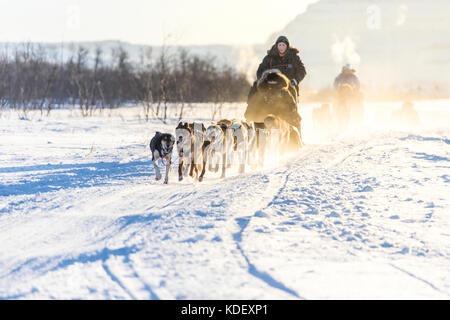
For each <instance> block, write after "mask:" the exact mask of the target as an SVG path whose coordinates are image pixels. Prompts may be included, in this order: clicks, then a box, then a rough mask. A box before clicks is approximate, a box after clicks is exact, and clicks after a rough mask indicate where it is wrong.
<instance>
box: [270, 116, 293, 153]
mask: <svg viewBox="0 0 450 320" xmlns="http://www.w3.org/2000/svg"><path fill="white" fill-rule="evenodd" d="M264 125H265V127H266V128H267V129H268V131H269V135H273V134H278V138H279V139H278V141H277V142H275V143H277V145H274V146H272V145H271V149H272V150H275V149H278V150H280V153H281V154H283V153H287V152H295V151H298V150H299V148H300V147H301V146H302V144H301V137H300V133H299V132H298V129H297V128H296V127H294V126H292V125H290V124H289V123H287V122H286V121H284V120H283V119H281V118H280V117H278V116H275V115H273V114H269V115H268V116H267V117H266V118H265V119H264ZM270 142H271V143H272V142H273V141H272V139H271V141H270Z"/></svg>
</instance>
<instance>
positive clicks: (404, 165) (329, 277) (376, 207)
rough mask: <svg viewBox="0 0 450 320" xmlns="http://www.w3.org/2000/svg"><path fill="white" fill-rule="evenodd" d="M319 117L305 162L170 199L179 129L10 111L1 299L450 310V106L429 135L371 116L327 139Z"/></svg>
mask: <svg viewBox="0 0 450 320" xmlns="http://www.w3.org/2000/svg"><path fill="white" fill-rule="evenodd" d="M316 106H318V105H305V106H303V107H302V109H301V110H300V112H301V114H302V116H303V118H304V120H303V124H304V137H305V140H306V142H307V146H306V147H305V148H303V149H302V150H301V152H299V153H298V154H296V155H291V156H289V157H286V158H284V159H281V160H280V162H279V164H277V165H271V166H268V167H266V168H264V169H259V170H254V171H249V172H247V173H246V174H244V175H238V174H237V173H236V172H231V174H230V176H229V177H227V178H226V179H224V180H220V179H219V178H218V176H217V175H215V174H210V173H207V175H206V176H205V181H204V182H202V183H196V184H195V183H193V182H192V181H191V180H190V179H185V180H184V181H182V182H178V180H177V179H176V173H175V170H173V171H172V172H171V175H170V181H169V185H163V184H161V182H156V181H154V169H153V166H152V164H151V160H150V152H149V150H148V142H149V141H150V138H151V137H152V135H153V134H154V132H155V131H156V130H162V131H169V132H173V128H174V126H175V123H176V120H175V119H174V118H172V119H170V121H169V123H168V124H163V123H161V122H160V121H156V120H153V121H150V122H145V121H144V120H143V115H142V110H141V108H139V107H130V108H126V109H119V110H114V111H113V112H112V113H111V114H109V112H106V113H105V114H104V115H103V116H99V115H97V116H94V117H89V118H83V117H81V116H80V115H79V114H78V112H77V111H70V110H55V111H53V112H52V114H51V115H50V116H49V117H41V116H40V115H39V113H28V115H27V117H23V116H20V115H18V114H17V112H11V111H1V112H0V134H1V135H0V299H228V298H230V299H330V298H338V299H353V298H354V299H366V298H375V299H378V298H387V299H403V298H414V299H416V298H417V299H434V298H436V299H449V298H450V196H449V195H450V101H428V102H421V103H418V104H416V109H417V110H418V111H419V115H420V117H421V120H422V125H421V126H419V127H417V128H399V127H393V126H390V125H388V124H387V123H386V121H385V120H386V118H387V115H388V114H389V113H390V112H391V111H392V110H394V109H395V108H397V107H399V106H400V103H371V104H367V105H366V106H367V109H368V112H367V117H366V124H365V126H363V127H361V128H358V129H353V130H352V131H350V132H348V133H346V134H342V135H339V136H332V137H328V138H323V137H322V138H320V139H319V138H317V137H316V135H315V134H314V132H313V130H312V129H311V109H312V107H316ZM242 107H243V106H242V105H226V106H224V111H223V114H222V116H224V117H225V116H229V117H230V116H231V117H239V116H241V115H242V113H243V109H242ZM186 112H187V113H186V115H187V116H188V117H189V118H191V119H199V120H203V121H204V122H206V121H207V119H208V118H209V116H210V109H209V106H205V105H203V106H198V107H197V108H188V109H187V110H186Z"/></svg>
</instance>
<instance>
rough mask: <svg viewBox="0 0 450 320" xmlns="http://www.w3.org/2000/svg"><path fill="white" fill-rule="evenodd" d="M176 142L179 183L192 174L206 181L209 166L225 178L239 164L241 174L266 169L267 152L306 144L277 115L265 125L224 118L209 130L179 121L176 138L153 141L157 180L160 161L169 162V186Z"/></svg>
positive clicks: (157, 136) (167, 136) (163, 136)
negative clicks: (252, 169)
mask: <svg viewBox="0 0 450 320" xmlns="http://www.w3.org/2000/svg"><path fill="white" fill-rule="evenodd" d="M175 143H176V151H177V154H178V159H179V162H178V180H179V181H181V180H183V177H184V176H186V175H188V174H189V176H191V177H193V178H194V180H195V181H202V180H203V179H204V176H205V173H206V168H207V167H208V171H212V172H218V171H219V170H221V178H224V177H225V174H226V170H227V169H228V168H230V167H231V165H232V164H235V163H236V162H237V164H238V168H239V169H238V170H239V173H244V172H245V168H246V165H250V166H252V167H256V166H263V165H264V157H265V154H266V153H269V152H270V153H274V152H276V153H279V154H284V153H287V152H295V151H298V150H299V148H300V147H301V145H302V142H301V139H300V134H299V132H298V130H297V128H295V127H293V126H292V125H290V124H288V123H287V122H286V121H284V120H282V119H281V118H279V117H278V116H275V115H273V114H269V115H267V117H266V118H265V119H264V122H253V121H252V122H246V121H241V120H236V119H233V120H227V119H222V120H220V121H218V122H213V123H211V124H210V125H209V126H208V127H205V126H204V124H203V123H198V122H193V123H188V122H179V123H178V125H177V127H176V128H175V136H173V135H172V134H170V133H161V132H156V134H155V136H154V137H153V138H152V139H151V141H150V150H151V153H152V161H153V165H154V166H155V174H156V180H160V179H161V172H160V169H159V167H158V161H159V159H164V160H165V161H166V163H165V167H166V170H165V178H164V183H165V184H167V183H168V182H169V171H170V167H171V162H172V158H173V157H172V156H173V149H174V146H175Z"/></svg>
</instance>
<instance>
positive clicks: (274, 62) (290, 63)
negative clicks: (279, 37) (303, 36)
mask: <svg viewBox="0 0 450 320" xmlns="http://www.w3.org/2000/svg"><path fill="white" fill-rule="evenodd" d="M299 52H300V51H299V50H298V49H296V48H292V47H289V48H288V49H287V50H286V53H285V54H284V55H283V56H282V57H281V56H280V53H279V52H278V49H277V47H276V45H273V46H272V48H271V49H270V50H269V51H267V55H266V56H265V57H264V59H263V61H262V62H261V64H260V65H259V68H258V71H257V72H256V76H257V78H258V79H260V78H261V75H262V74H263V72H264V71H266V70H268V69H279V70H280V71H281V72H282V73H283V74H284V75H285V76H287V77H288V78H289V80H291V81H292V79H295V80H296V81H297V84H299V83H300V81H302V80H303V79H304V78H305V76H306V70H305V66H304V65H303V62H302V60H300V57H299V56H298V54H299Z"/></svg>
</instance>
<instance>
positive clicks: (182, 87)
mask: <svg viewBox="0 0 450 320" xmlns="http://www.w3.org/2000/svg"><path fill="white" fill-rule="evenodd" d="M152 53H153V52H152V49H151V47H149V48H148V49H147V50H145V51H142V52H141V54H140V57H139V61H138V62H136V61H131V59H130V55H129V53H128V52H127V51H126V50H124V49H123V48H122V47H117V48H115V49H113V52H112V53H111V55H110V58H106V54H105V52H104V51H103V49H102V48H101V47H97V48H96V49H95V50H94V52H90V51H89V50H88V49H87V48H84V47H81V46H80V47H77V48H74V49H72V50H71V53H70V55H69V57H67V58H64V59H60V57H58V56H57V55H56V54H55V53H54V52H51V51H49V49H47V48H45V47H44V46H41V45H36V44H22V45H20V46H16V47H15V48H14V49H13V51H12V52H3V53H1V54H0V108H14V109H20V110H23V111H24V112H26V111H28V110H40V111H41V113H42V114H44V113H47V114H49V113H50V111H51V110H52V109H53V108H55V107H56V106H61V105H72V106H73V107H74V108H79V109H80V111H81V112H82V114H83V115H84V116H89V115H92V114H93V112H94V111H95V110H100V111H102V110H104V109H106V108H111V109H112V108H118V107H120V106H122V105H124V104H127V103H139V104H142V105H143V106H144V108H145V110H146V118H147V119H148V118H151V117H160V118H161V119H164V120H165V119H166V117H167V104H169V103H180V106H181V110H180V114H182V112H183V110H182V108H183V106H184V104H185V103H195V102H211V103H213V104H214V105H216V106H217V105H222V104H223V103H225V102H237V101H244V100H245V99H246V98H247V94H248V91H249V87H250V84H249V82H248V80H247V78H246V75H245V74H244V73H243V72H238V71H237V70H235V68H233V67H231V66H218V65H217V61H215V60H216V59H215V58H214V57H207V56H205V57H203V56H198V55H191V54H190V53H189V52H188V51H186V50H183V49H180V50H178V51H177V52H171V51H170V50H168V48H166V47H163V48H162V49H161V51H160V52H159V53H158V55H157V56H154V55H153V54H152Z"/></svg>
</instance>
